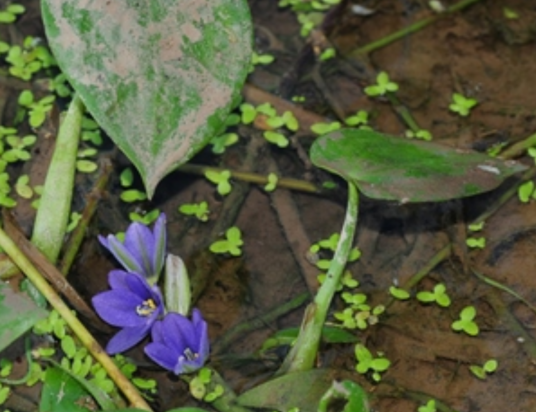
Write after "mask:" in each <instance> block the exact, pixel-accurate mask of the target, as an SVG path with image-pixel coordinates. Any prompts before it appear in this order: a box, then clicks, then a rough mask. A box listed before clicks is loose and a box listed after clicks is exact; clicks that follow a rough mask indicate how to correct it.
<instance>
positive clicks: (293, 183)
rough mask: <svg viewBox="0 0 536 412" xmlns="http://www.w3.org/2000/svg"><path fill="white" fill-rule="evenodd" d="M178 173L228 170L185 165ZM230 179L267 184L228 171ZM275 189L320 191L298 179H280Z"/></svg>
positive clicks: (258, 177)
mask: <svg viewBox="0 0 536 412" xmlns="http://www.w3.org/2000/svg"><path fill="white" fill-rule="evenodd" d="M178 170H179V171H180V172H184V173H191V174H195V175H199V176H204V175H205V173H206V172H207V171H214V172H222V171H224V170H228V169H222V168H218V167H209V166H202V165H194V164H191V163H187V164H184V165H182V166H181V167H180V168H179V169H178ZM230 172H231V177H233V178H234V179H238V180H242V181H244V182H250V183H256V184H259V185H266V184H267V183H268V177H267V176H264V175H259V174H257V173H251V172H239V171H237V170H230ZM277 187H284V188H286V189H293V190H299V191H302V192H308V193H320V192H322V189H321V188H319V187H317V186H315V185H314V184H312V183H311V182H307V181H305V180H298V179H290V178H285V177H283V178H280V179H279V180H278V181H277Z"/></svg>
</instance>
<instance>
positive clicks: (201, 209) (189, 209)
mask: <svg viewBox="0 0 536 412" xmlns="http://www.w3.org/2000/svg"><path fill="white" fill-rule="evenodd" d="M179 212H181V213H182V214H185V215H188V216H195V217H196V218H197V219H198V220H200V221H201V222H206V221H207V220H208V214H209V213H210V211H209V210H208V203H207V202H205V201H202V202H199V203H185V204H183V205H180V207H179Z"/></svg>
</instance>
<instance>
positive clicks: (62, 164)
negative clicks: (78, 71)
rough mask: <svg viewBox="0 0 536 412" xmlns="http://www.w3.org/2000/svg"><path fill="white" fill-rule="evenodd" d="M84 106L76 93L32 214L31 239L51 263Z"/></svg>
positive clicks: (67, 204) (63, 221) (67, 202)
mask: <svg viewBox="0 0 536 412" xmlns="http://www.w3.org/2000/svg"><path fill="white" fill-rule="evenodd" d="M84 110H85V108H84V105H83V103H82V101H81V100H80V98H79V97H78V95H75V96H74V97H73V100H72V101H71V104H70V105H69V110H68V111H67V114H66V115H65V118H64V119H63V121H62V122H61V125H60V130H59V132H58V137H57V138H56V146H55V149H54V154H53V155H52V160H51V162H50V166H49V168H48V172H47V177H46V179H45V185H44V188H43V195H42V196H41V200H40V201H39V208H38V209H37V216H36V218H35V225H34V230H33V234H32V243H33V244H34V245H35V246H37V248H38V249H39V250H40V251H41V252H42V253H43V254H44V255H45V256H46V257H47V258H48V260H49V261H50V262H52V263H56V261H57V259H58V255H59V253H60V250H61V246H62V245H63V238H64V236H65V231H66V228H67V224H68V221H69V214H70V211H71V199H72V196H73V186H74V175H75V171H76V154H77V151H78V142H79V136H80V128H81V124H82V117H83V114H84Z"/></svg>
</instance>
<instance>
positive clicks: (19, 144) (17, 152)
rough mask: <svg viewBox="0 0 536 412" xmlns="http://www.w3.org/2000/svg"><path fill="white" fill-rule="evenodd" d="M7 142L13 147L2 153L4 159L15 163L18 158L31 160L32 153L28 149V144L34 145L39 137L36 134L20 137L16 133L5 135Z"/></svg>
mask: <svg viewBox="0 0 536 412" xmlns="http://www.w3.org/2000/svg"><path fill="white" fill-rule="evenodd" d="M5 140H6V143H7V144H8V145H9V146H11V149H9V150H6V151H5V152H4V153H2V159H3V160H5V161H6V162H8V163H13V162H16V161H18V160H22V161H25V160H29V159H30V157H31V155H30V152H28V151H27V150H26V148H27V147H28V146H31V145H33V144H34V143H35V142H36V140H37V137H36V136H34V135H28V136H24V137H18V136H15V135H9V136H6V137H5Z"/></svg>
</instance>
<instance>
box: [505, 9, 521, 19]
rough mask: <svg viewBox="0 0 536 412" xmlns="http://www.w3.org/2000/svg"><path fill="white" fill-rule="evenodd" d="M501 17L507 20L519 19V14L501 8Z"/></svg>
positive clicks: (512, 10)
mask: <svg viewBox="0 0 536 412" xmlns="http://www.w3.org/2000/svg"><path fill="white" fill-rule="evenodd" d="M503 16H504V17H505V18H507V19H508V20H516V19H519V13H518V12H517V11H515V10H514V9H511V8H510V7H503Z"/></svg>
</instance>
